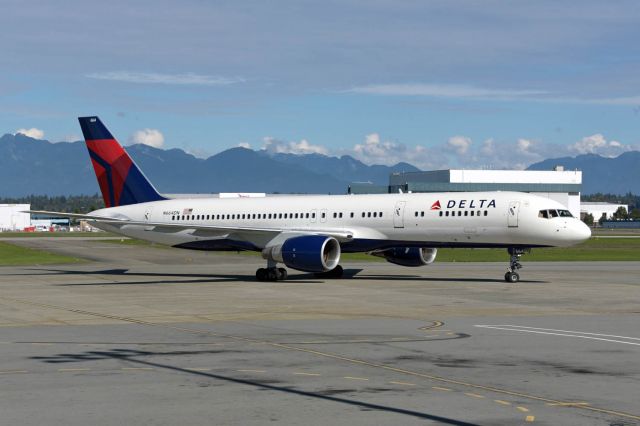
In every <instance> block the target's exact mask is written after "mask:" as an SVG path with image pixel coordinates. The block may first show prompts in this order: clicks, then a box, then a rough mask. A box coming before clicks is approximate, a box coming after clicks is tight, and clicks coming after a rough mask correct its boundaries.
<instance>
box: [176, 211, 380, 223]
mask: <svg viewBox="0 0 640 426" xmlns="http://www.w3.org/2000/svg"><path fill="white" fill-rule="evenodd" d="M320 217H321V218H322V219H325V218H326V213H325V212H322V213H321V214H320ZM342 217H343V214H342V212H334V213H333V218H334V219H342ZM350 217H352V218H353V217H355V213H353V212H351V213H350ZM362 217H382V212H362ZM310 218H311V219H315V218H316V214H315V212H313V213H251V214H248V213H244V214H207V215H204V214H202V215H200V214H198V215H195V214H194V215H173V216H171V220H174V221H175V220H243V219H244V220H247V219H310Z"/></svg>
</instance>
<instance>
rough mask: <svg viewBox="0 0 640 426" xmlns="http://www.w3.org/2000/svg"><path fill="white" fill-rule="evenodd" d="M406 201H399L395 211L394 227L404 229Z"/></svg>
mask: <svg viewBox="0 0 640 426" xmlns="http://www.w3.org/2000/svg"><path fill="white" fill-rule="evenodd" d="M405 204H407V202H406V201H398V202H397V203H396V206H395V208H394V209H393V227H394V228H404V206H405Z"/></svg>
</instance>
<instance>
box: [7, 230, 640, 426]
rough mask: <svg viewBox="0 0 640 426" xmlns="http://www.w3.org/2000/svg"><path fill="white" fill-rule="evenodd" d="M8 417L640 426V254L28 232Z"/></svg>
mask: <svg viewBox="0 0 640 426" xmlns="http://www.w3.org/2000/svg"><path fill="white" fill-rule="evenodd" d="M13 242H15V243H16V244H21V245H25V246H29V247H35V248H43V249H47V250H52V251H55V252H58V253H63V254H69V255H72V256H81V257H83V258H85V259H88V260H89V261H88V262H84V263H79V264H70V265H61V266H57V265H54V266H27V267H2V268H0V351H1V352H0V353H2V356H1V357H0V413H1V416H0V424H2V425H4V424H7V425H13V424H20V425H43V424H46V425H86V424H93V425H122V424H149V425H175V424H180V425H203V424H216V425H229V424H242V425H254V424H256V425H257V424H265V423H268V422H280V423H283V424H304V425H326V424H350V425H372V424H397V425H404V424H453V425H466V424H478V425H525V424H536V425H560V424H561V425H640V404H639V402H640V333H639V331H638V330H640V327H639V326H640V316H639V314H640V280H639V279H638V275H639V274H638V273H639V272H640V262H586V263H583V262H567V263H561V262H548V263H540V262H531V263H527V261H526V260H527V259H526V256H524V257H523V263H524V269H523V270H522V273H521V276H522V280H521V281H520V282H519V283H517V284H508V283H506V282H504V281H503V280H502V276H503V274H504V271H505V268H506V265H507V260H508V256H507V255H506V253H505V262H504V263H438V262H437V261H436V263H434V264H432V265H429V266H425V267H421V268H403V267H400V266H395V265H392V264H388V263H379V262H366V263H349V264H343V266H344V267H345V269H346V272H347V278H343V279H327V280H325V279H318V278H315V277H314V276H312V275H309V274H304V273H298V272H296V271H294V270H289V274H290V275H289V276H290V278H289V279H288V280H287V281H284V282H275V283H273V282H257V281H256V280H255V278H254V273H255V269H256V268H258V267H261V266H264V265H263V261H262V260H261V259H260V258H259V257H257V256H253V255H247V254H221V253H218V254H216V253H207V252H193V251H184V250H177V249H170V248H156V247H148V246H136V245H119V244H113V243H111V242H108V241H103V240H92V239H83V238H65V239H60V238H35V239H16V240H15V241H13Z"/></svg>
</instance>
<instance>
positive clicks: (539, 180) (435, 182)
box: [349, 167, 582, 217]
mask: <svg viewBox="0 0 640 426" xmlns="http://www.w3.org/2000/svg"><path fill="white" fill-rule="evenodd" d="M581 187H582V172H581V171H579V170H572V171H566V170H564V169H563V168H562V167H556V168H555V169H554V170H464V169H450V170H433V171H425V172H403V173H393V174H391V175H390V176H389V185H388V186H381V185H373V184H371V183H368V182H364V183H363V182H354V183H352V184H351V185H350V186H349V193H351V194H370V193H378V194H382V193H386V192H389V193H397V192H398V191H402V192H477V191H518V192H528V193H531V194H535V195H540V196H542V197H547V198H550V199H552V200H555V201H558V202H560V203H562V204H563V205H565V206H566V207H567V209H568V210H569V211H570V212H571V214H572V215H573V216H575V217H580V190H581Z"/></svg>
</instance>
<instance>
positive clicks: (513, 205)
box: [507, 201, 520, 228]
mask: <svg viewBox="0 0 640 426" xmlns="http://www.w3.org/2000/svg"><path fill="white" fill-rule="evenodd" d="M519 213H520V201H509V211H508V212H507V223H508V225H509V228H517V227H518V214H519Z"/></svg>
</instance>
